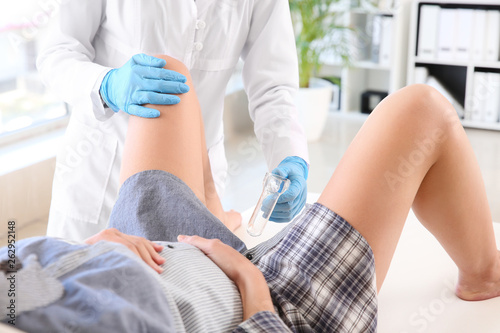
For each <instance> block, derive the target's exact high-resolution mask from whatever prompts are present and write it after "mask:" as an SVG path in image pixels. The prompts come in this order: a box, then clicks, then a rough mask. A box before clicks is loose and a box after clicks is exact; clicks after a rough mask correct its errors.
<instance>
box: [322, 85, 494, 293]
mask: <svg viewBox="0 0 500 333" xmlns="http://www.w3.org/2000/svg"><path fill="white" fill-rule="evenodd" d="M319 203H321V204H323V205H325V206H326V207H328V208H330V209H331V210H333V211H335V212H336V213H338V214H339V215H341V216H342V217H344V218H345V219H346V220H347V221H349V222H350V223H351V225H352V226H353V227H354V228H355V229H356V230H358V231H359V232H360V233H361V235H363V236H364V238H365V239H366V240H367V241H368V243H369V244H370V246H371V247H372V250H373V252H374V255H375V265H376V275H377V285H378V288H379V289H380V287H381V285H382V283H383V280H384V278H385V276H386V274H387V270H388V268H389V265H390V262H391V260H392V256H393V253H394V250H395V248H396V245H397V242H398V240H399V236H400V234H401V231H402V228H403V224H404V222H405V220H406V217H407V215H408V212H409V210H410V208H411V207H412V205H413V208H414V210H415V213H416V215H417V217H418V218H419V220H420V221H421V222H422V223H423V224H424V225H425V227H426V228H427V229H428V230H429V231H431V232H432V233H433V234H434V235H435V236H436V238H437V239H438V240H439V242H440V243H441V244H442V245H443V247H444V248H445V250H446V251H447V252H448V254H449V255H450V256H451V258H452V259H453V260H454V261H455V263H456V264H457V266H458V268H459V272H460V276H459V285H458V287H457V295H458V296H459V297H461V298H464V299H469V300H477V299H485V298H489V297H494V296H498V295H499V294H500V259H499V256H498V251H497V249H496V244H495V239H494V234H493V227H492V220H491V215H490V211H489V206H488V202H487V198H486V194H485V191H484V184H483V182H482V178H481V173H480V170H479V167H478V165H477V162H476V159H475V156H474V153H473V151H472V148H471V146H470V144H469V142H468V140H467V137H466V134H465V132H464V130H463V128H462V126H461V124H460V122H459V119H458V117H457V116H456V112H455V110H454V109H453V107H452V106H451V105H450V104H449V103H448V102H447V101H446V100H445V99H444V98H443V97H442V96H441V95H439V94H438V93H437V92H436V91H434V90H433V89H432V88H430V87H427V86H424V85H415V86H410V87H407V88H404V89H402V90H400V91H398V92H396V93H394V94H393V95H391V96H389V97H388V98H387V99H386V100H384V101H383V102H382V103H381V104H380V105H379V106H378V107H377V108H376V110H375V111H374V112H373V114H372V115H371V116H370V117H369V118H368V120H367V121H366V123H365V125H364V126H363V127H362V128H361V130H360V131H359V133H358V135H357V136H356V137H355V139H354V140H353V142H352V144H351V146H350V147H349V149H348V150H347V152H346V154H345V155H344V157H343V159H342V160H341V162H340V164H339V165H338V167H337V169H336V170H335V172H334V174H333V176H332V178H331V179H330V182H329V183H328V185H327V187H326V189H325V191H324V192H323V194H322V195H321V197H320V199H319Z"/></svg>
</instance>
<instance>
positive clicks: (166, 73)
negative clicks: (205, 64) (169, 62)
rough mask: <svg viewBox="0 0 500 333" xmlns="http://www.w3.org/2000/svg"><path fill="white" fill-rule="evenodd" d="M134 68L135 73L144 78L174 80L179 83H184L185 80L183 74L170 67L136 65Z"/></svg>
mask: <svg viewBox="0 0 500 333" xmlns="http://www.w3.org/2000/svg"><path fill="white" fill-rule="evenodd" d="M134 70H135V74H137V75H140V76H141V77H142V78H144V79H152V80H164V81H175V82H181V83H185V82H186V81H187V78H186V77H185V76H184V75H182V74H180V73H177V72H176V71H172V70H170V69H165V68H156V67H146V66H136V67H135V68H134Z"/></svg>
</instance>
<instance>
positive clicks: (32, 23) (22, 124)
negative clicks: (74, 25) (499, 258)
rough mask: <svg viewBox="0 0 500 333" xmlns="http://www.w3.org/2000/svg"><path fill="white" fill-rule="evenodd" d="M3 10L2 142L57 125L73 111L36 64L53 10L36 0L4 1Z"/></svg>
mask: <svg viewBox="0 0 500 333" xmlns="http://www.w3.org/2000/svg"><path fill="white" fill-rule="evenodd" d="M5 7H7V8H5ZM37 11H38V15H37V16H33V13H35V14H36V13H37ZM0 12H2V14H1V15H0V50H1V52H0V142H5V141H6V140H5V139H6V137H11V136H12V135H18V136H19V133H20V132H23V134H24V135H23V136H24V137H25V136H26V133H35V132H37V133H39V132H40V129H41V128H45V130H47V128H53V127H54V125H55V124H57V123H59V124H60V123H61V121H60V120H61V119H63V118H65V117H67V116H68V113H69V112H68V108H67V106H66V104H65V103H63V102H62V101H60V100H58V99H57V98H55V97H54V96H52V95H51V94H50V93H49V92H48V91H47V89H46V88H45V86H44V84H43V83H42V82H41V79H40V77H39V75H38V72H37V70H36V66H35V63H36V57H37V54H38V49H39V47H40V41H41V40H42V39H43V37H44V28H45V27H46V25H47V23H48V20H49V19H50V17H51V15H49V14H50V13H47V12H45V11H44V10H43V8H41V7H40V6H37V3H36V2H32V1H26V2H24V1H19V2H17V3H16V4H11V2H10V1H9V5H6V4H5V2H3V5H2V8H1V9H0ZM44 15H45V16H44ZM35 17H38V19H36V20H35V19H34V18H35Z"/></svg>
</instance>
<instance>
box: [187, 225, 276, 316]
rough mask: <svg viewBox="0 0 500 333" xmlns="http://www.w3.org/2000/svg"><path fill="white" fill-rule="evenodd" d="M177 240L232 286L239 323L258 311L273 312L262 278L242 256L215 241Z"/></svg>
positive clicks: (201, 238) (192, 238)
mask: <svg viewBox="0 0 500 333" xmlns="http://www.w3.org/2000/svg"><path fill="white" fill-rule="evenodd" d="M178 240H179V242H183V243H187V244H191V245H193V246H195V247H197V248H199V249H200V250H201V251H202V252H203V253H205V254H206V255H207V257H209V258H210V259H211V260H212V261H213V262H214V263H215V264H216V265H217V266H219V268H220V269H221V270H222V271H223V272H224V273H225V274H226V275H227V276H228V277H229V278H230V279H231V280H232V281H233V282H234V283H235V284H236V286H237V287H238V290H239V291H240V294H241V300H242V303H243V320H247V319H248V318H250V317H251V316H253V315H254V314H256V313H257V312H260V311H270V312H274V307H273V302H272V299H271V294H270V292H269V287H268V286H267V282H266V279H265V278H264V275H262V273H261V271H260V270H259V269H258V268H257V267H256V266H255V265H254V264H253V263H252V262H251V261H250V260H248V259H247V258H246V257H245V256H243V255H242V254H241V253H239V252H238V251H236V250H235V249H233V248H232V247H230V246H229V245H226V244H224V243H223V242H221V241H220V240H218V239H206V238H203V237H199V236H184V235H180V236H179V237H178Z"/></svg>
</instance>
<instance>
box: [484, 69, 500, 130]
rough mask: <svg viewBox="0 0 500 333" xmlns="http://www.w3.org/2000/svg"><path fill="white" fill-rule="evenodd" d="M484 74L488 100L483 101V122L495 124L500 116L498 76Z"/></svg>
mask: <svg viewBox="0 0 500 333" xmlns="http://www.w3.org/2000/svg"><path fill="white" fill-rule="evenodd" d="M486 74H487V80H488V98H487V99H486V101H485V112H484V121H485V122H488V123H497V122H498V117H499V116H500V74H499V73H486Z"/></svg>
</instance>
